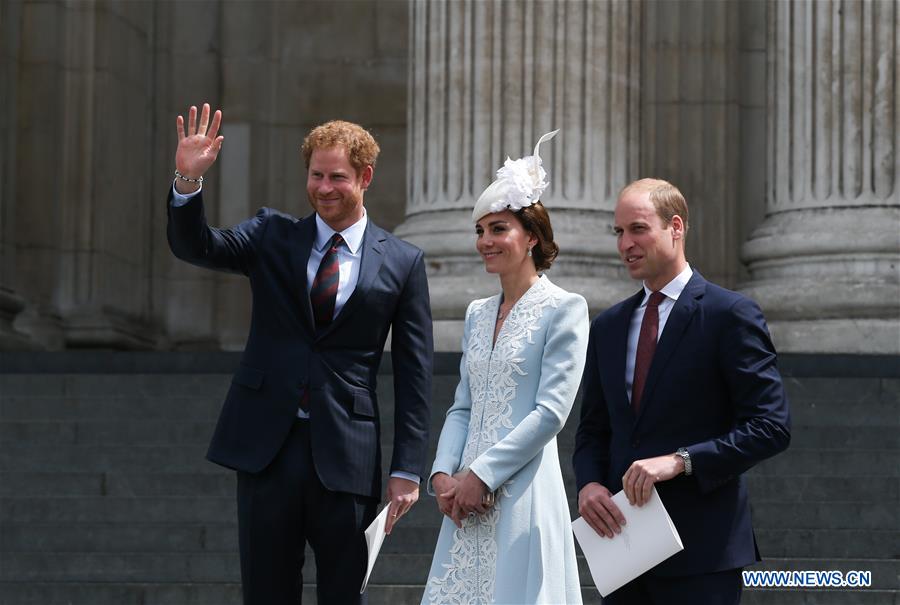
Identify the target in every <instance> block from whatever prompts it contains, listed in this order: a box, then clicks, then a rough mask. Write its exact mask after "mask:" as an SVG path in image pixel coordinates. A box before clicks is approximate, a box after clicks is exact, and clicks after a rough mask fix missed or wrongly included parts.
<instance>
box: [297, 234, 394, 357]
mask: <svg viewBox="0 0 900 605" xmlns="http://www.w3.org/2000/svg"><path fill="white" fill-rule="evenodd" d="M385 239H386V238H385V236H384V233H383V232H382V231H381V229H379V228H378V227H375V226H373V224H372V222H371V221H369V223H368V224H367V225H366V233H365V235H364V236H363V241H362V247H361V249H362V259H360V263H359V277H358V279H357V281H356V288H354V290H353V293H352V294H351V295H350V298H348V299H347V302H346V303H344V306H343V307H342V308H341V312H340V313H338V314H337V317H335V318H334V321H332V322H331V324H330V325H329V326H328V327H327V328H325V329H324V330H323V331H322V332H321V333H320V334H319V335H318V337H317V340H318V339H320V338H324V337H325V336H327V335H328V334H330V333H331V332H333V331H334V330H335V329H337V328H338V327H339V326H340V325H341V324H343V323H344V322H345V321H347V318H348V317H349V316H351V315H352V314H353V310H354V309H355V308H356V307H357V306H359V304H360V301H362V300H365V298H366V295H367V294H368V293H369V290H370V289H371V287H372V283H373V282H374V281H375V278H376V277H377V276H378V271H379V270H380V269H381V263H383V262H384V240H385ZM307 298H309V297H307ZM310 316H311V312H310Z"/></svg>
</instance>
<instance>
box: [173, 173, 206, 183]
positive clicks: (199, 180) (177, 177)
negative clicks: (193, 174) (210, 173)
mask: <svg viewBox="0 0 900 605" xmlns="http://www.w3.org/2000/svg"><path fill="white" fill-rule="evenodd" d="M175 178H176V179H181V180H182V181H187V182H188V183H202V182H203V176H202V175H201V176H198V177H197V178H195V179H192V178H190V177H187V176H184V175H183V174H181V173H180V172H178V171H177V170H176V171H175Z"/></svg>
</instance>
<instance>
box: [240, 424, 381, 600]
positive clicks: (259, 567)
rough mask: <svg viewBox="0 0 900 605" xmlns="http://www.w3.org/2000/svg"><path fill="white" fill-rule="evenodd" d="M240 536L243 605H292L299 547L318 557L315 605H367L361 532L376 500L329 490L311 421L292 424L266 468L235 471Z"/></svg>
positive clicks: (299, 582) (299, 583)
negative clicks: (316, 460)
mask: <svg viewBox="0 0 900 605" xmlns="http://www.w3.org/2000/svg"><path fill="white" fill-rule="evenodd" d="M237 479H238V481H237V502H238V531H239V541H240V553H241V582H242V585H243V592H244V605H297V604H298V603H300V602H301V597H302V591H303V576H302V571H301V570H302V568H303V562H304V549H305V546H306V543H307V542H309V544H310V546H311V547H312V550H313V553H314V554H315V558H316V595H317V598H318V602H319V603H320V604H321V605H325V604H331V603H335V604H343V603H348V604H349V603H365V602H366V601H367V600H366V597H365V595H360V594H359V587H360V585H361V584H362V580H363V577H364V575H365V569H366V556H367V553H366V542H365V538H364V535H363V531H364V530H365V528H366V527H368V525H369V524H370V523H371V522H372V520H373V519H374V518H375V512H376V508H377V505H378V500H377V498H367V497H363V496H357V495H354V494H347V493H342V492H332V491H329V490H327V489H325V487H324V486H323V485H322V482H321V481H320V480H319V477H318V475H317V473H316V469H315V467H314V465H313V459H312V451H311V449H310V438H309V422H308V421H306V420H299V419H298V420H297V421H296V422H295V423H294V426H293V427H292V429H291V432H290V434H289V435H288V438H287V439H286V440H285V443H284V445H283V446H282V448H281V450H280V451H279V452H278V454H277V455H276V457H275V459H274V460H273V461H272V463H271V464H270V465H269V466H267V467H266V468H265V469H263V470H262V471H261V472H259V473H253V474H251V473H245V472H240V471H239V472H238V477H237Z"/></svg>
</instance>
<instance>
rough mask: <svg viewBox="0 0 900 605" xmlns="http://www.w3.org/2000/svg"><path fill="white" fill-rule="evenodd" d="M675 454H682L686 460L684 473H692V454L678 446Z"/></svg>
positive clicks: (682, 457)
mask: <svg viewBox="0 0 900 605" xmlns="http://www.w3.org/2000/svg"><path fill="white" fill-rule="evenodd" d="M675 455H676V456H681V459H682V460H684V474H685V475H690V474H691V471H692V470H693V469H692V468H691V455H690V454H688V451H687V450H686V449H685V448H683V447H680V448H678V449H677V450H676V451H675Z"/></svg>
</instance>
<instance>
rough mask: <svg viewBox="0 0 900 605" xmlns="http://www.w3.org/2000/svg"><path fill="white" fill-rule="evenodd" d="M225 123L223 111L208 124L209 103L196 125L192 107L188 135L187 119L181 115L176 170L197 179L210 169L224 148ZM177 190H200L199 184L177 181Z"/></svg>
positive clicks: (195, 109) (194, 107)
mask: <svg viewBox="0 0 900 605" xmlns="http://www.w3.org/2000/svg"><path fill="white" fill-rule="evenodd" d="M221 124H222V112H221V110H218V109H217V110H216V113H215V114H214V115H213V119H212V124H210V123H209V103H204V104H203V110H202V111H201V113H200V123H199V124H198V123H197V107H196V106H193V105H192V106H191V109H190V113H189V114H188V128H187V132H185V130H184V118H183V117H182V116H178V119H177V129H178V149H177V150H176V151H175V169H176V170H178V172H180V173H181V174H183V175H184V176H185V177H187V178H189V179H198V178H200V177H201V176H203V174H204V173H205V172H206V171H207V170H209V167H210V166H212V165H213V163H214V162H215V161H216V157H218V155H219V150H220V149H222V141H224V140H225V137H223V136H216V135H218V134H219V126H221ZM175 188H176V189H177V190H178V191H179V193H191V192H193V191H196V190H197V189H198V188H199V184H197V183H191V182H188V181H184V180H182V179H176V183H175Z"/></svg>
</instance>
